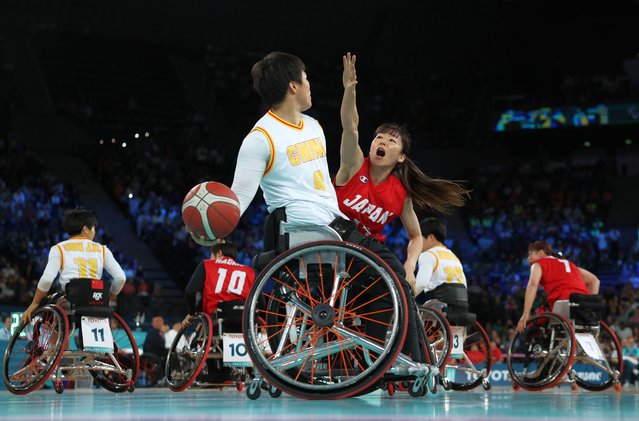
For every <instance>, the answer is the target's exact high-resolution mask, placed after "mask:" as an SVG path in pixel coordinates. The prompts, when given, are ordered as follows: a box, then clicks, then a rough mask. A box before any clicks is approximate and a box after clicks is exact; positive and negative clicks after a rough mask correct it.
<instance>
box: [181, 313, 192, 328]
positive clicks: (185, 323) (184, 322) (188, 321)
mask: <svg viewBox="0 0 639 421" xmlns="http://www.w3.org/2000/svg"><path fill="white" fill-rule="evenodd" d="M192 318H193V316H192V315H190V314H187V315H186V317H185V318H184V320H182V330H186V328H187V327H189V325H190V324H191V319H192Z"/></svg>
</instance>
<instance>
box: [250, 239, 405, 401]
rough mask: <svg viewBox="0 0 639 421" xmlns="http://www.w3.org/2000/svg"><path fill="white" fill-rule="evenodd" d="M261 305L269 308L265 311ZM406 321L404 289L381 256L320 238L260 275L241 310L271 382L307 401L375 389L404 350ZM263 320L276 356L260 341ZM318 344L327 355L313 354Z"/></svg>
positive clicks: (254, 356)
mask: <svg viewBox="0 0 639 421" xmlns="http://www.w3.org/2000/svg"><path fill="white" fill-rule="evenodd" d="M329 263H330V264H331V265H332V266H328V267H327V266H326V264H329ZM335 265H337V266H338V267H337V268H336V267H334V266H335ZM316 268H317V269H316ZM336 274H337V275H339V276H337V277H336V276H335V275H336ZM336 278H337V281H336V282H335V284H334V283H333V281H334V280H335V279H336ZM333 291H335V297H333V299H331V296H332V292H333ZM264 302H266V303H268V302H271V305H267V306H266V309H265V308H262V307H261V306H260V303H264ZM273 303H277V305H274V304H273ZM373 308H374V310H373ZM274 309H275V311H274ZM287 311H288V317H289V319H288V320H289V321H290V323H287V322H286V320H287ZM271 313H276V314H275V317H274V318H273V317H270V318H269V315H270V316H272V314H271ZM380 315H382V317H380ZM407 316H408V307H407V302H406V297H405V295H404V292H403V288H402V287H401V285H400V283H399V280H398V279H397V277H396V276H395V274H394V273H393V272H392V270H391V269H390V268H389V267H388V265H387V264H386V263H385V262H384V261H383V260H381V259H380V258H379V257H378V256H377V255H375V254H374V253H372V252H370V251H369V250H367V249H365V248H363V247H361V246H358V245H355V244H351V243H345V242H341V241H316V242H310V243H306V244H303V245H301V246H298V247H295V248H293V249H291V250H289V251H287V252H285V253H284V254H282V255H280V256H278V257H277V258H276V259H274V260H273V261H272V262H271V263H269V264H268V265H267V266H266V268H264V269H263V270H262V272H261V273H260V274H259V275H258V277H257V279H256V280H255V283H254V284H253V287H252V289H251V292H250V294H249V297H248V299H247V306H246V307H245V311H244V317H243V322H244V338H245V343H246V345H247V349H248V352H249V355H250V357H251V360H252V361H253V364H254V366H255V367H256V368H257V370H258V371H260V373H261V374H262V375H263V376H264V378H265V380H266V381H267V382H268V383H269V384H272V385H274V386H276V387H277V388H279V389H281V390H283V391H284V392H286V393H289V394H291V395H294V396H297V397H301V398H305V399H338V398H345V397H349V396H354V395H356V394H358V393H360V392H362V391H365V390H367V389H369V388H376V385H377V384H378V381H379V380H380V379H381V377H382V376H383V375H384V373H385V372H386V371H387V370H388V369H389V368H390V367H391V365H392V364H393V362H394V360H395V358H396V357H397V355H398V354H399V353H400V351H401V348H402V345H403V342H404V339H405V337H406V331H407V326H408V325H407ZM260 319H262V320H266V321H267V322H266V323H267V325H266V326H265V328H266V329H267V332H268V335H267V336H270V340H269V342H270V343H269V345H270V347H271V350H272V351H273V354H271V355H265V353H263V349H264V344H263V343H261V341H262V340H261V339H259V337H258V334H259V331H260V328H259V327H258V326H259V320H260ZM273 319H275V322H273ZM367 332H375V334H372V335H368V336H367V335H366V333H367ZM380 332H381V333H382V334H380ZM375 335H377V336H375ZM382 336H383V338H382ZM274 337H276V340H275V342H274V341H273V338H274ZM302 344H305V345H304V346H302ZM318 344H321V345H320V346H319V347H318V348H317V349H318V350H317V352H318V353H324V354H321V355H318V354H316V346H318ZM324 344H328V345H324ZM364 347H366V349H365V348H364ZM348 348H351V349H348ZM300 358H301V360H300ZM293 360H294V361H295V362H292V361H293Z"/></svg>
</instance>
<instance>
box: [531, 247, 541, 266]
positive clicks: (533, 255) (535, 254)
mask: <svg viewBox="0 0 639 421" xmlns="http://www.w3.org/2000/svg"><path fill="white" fill-rule="evenodd" d="M542 253H543V251H541V250H536V251H528V263H530V264H531V265H532V264H533V263H535V262H536V261H537V260H539V259H541V258H542V257H544V256H543V255H542Z"/></svg>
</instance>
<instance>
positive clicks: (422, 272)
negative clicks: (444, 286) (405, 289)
mask: <svg viewBox="0 0 639 421" xmlns="http://www.w3.org/2000/svg"><path fill="white" fill-rule="evenodd" d="M418 262H419V270H418V271H417V276H415V295H419V294H420V293H421V292H423V291H426V289H427V287H428V284H429V282H430V279H431V278H432V277H433V272H435V269H436V268H437V257H435V255H434V254H433V253H428V252H425V253H422V254H421V255H420V256H419V259H418Z"/></svg>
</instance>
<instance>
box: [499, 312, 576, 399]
mask: <svg viewBox="0 0 639 421" xmlns="http://www.w3.org/2000/svg"><path fill="white" fill-rule="evenodd" d="M574 355H575V335H574V331H573V328H572V325H571V324H570V322H568V321H567V320H566V319H565V318H564V317H562V316H559V315H558V314H553V313H542V314H539V315H536V316H533V317H531V318H530V319H529V320H528V323H527V325H526V330H525V331H524V332H523V333H518V334H517V335H516V336H515V337H514V338H513V340H512V342H511V343H510V347H509V349H508V358H507V366H508V371H509V372H510V376H511V378H512V379H513V381H514V382H516V383H517V384H519V385H521V386H522V387H524V388H526V389H529V390H541V389H546V388H548V387H551V386H554V385H555V384H557V383H558V382H559V381H561V379H562V377H563V376H564V375H565V374H566V372H567V371H568V369H569V368H570V366H571V364H572V361H573V358H574Z"/></svg>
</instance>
